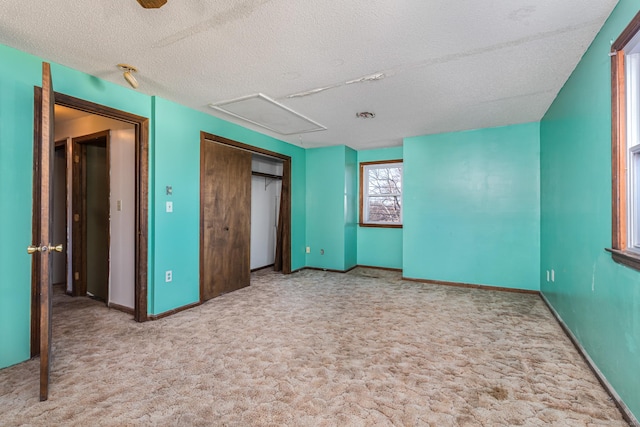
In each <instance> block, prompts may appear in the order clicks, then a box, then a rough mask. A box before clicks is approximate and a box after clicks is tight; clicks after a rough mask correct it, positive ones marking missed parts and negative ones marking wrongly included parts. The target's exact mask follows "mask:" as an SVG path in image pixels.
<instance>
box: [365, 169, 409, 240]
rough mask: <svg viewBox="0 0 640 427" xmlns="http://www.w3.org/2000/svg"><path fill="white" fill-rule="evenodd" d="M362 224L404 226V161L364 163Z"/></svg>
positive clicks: (370, 225) (368, 225)
mask: <svg viewBox="0 0 640 427" xmlns="http://www.w3.org/2000/svg"><path fill="white" fill-rule="evenodd" d="M360 225H361V226H364V227H402V160H387V161H384V162H365V163H360Z"/></svg>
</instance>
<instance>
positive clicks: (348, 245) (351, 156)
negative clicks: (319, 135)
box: [343, 147, 359, 270]
mask: <svg viewBox="0 0 640 427" xmlns="http://www.w3.org/2000/svg"><path fill="white" fill-rule="evenodd" d="M358 194H359V193H358V152H357V151H356V150H354V149H352V148H349V147H344V267H343V269H344V270H349V269H350V268H353V267H355V266H356V265H357V264H358Z"/></svg>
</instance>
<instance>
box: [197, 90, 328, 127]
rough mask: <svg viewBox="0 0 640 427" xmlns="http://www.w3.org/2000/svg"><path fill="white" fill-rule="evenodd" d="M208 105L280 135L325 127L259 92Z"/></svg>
mask: <svg viewBox="0 0 640 427" xmlns="http://www.w3.org/2000/svg"><path fill="white" fill-rule="evenodd" d="M209 107H211V108H213V109H214V110H218V111H222V112H223V113H226V114H230V115H232V116H234V117H237V118H239V119H242V120H245V121H247V122H249V123H253V124H254V125H258V126H261V127H263V128H265V129H269V130H271V131H273V132H277V133H279V134H281V135H293V134H296V133H306V132H315V131H319V130H326V129H327V128H326V127H325V126H322V125H321V124H320V123H317V122H314V121H313V120H311V119H310V118H308V117H305V116H303V115H302V114H299V113H296V112H295V111H293V110H292V109H290V108H288V107H285V106H284V105H282V104H280V103H279V102H276V101H274V100H273V99H271V98H269V97H268V96H266V95H263V94H261V93H257V94H255V95H249V96H243V97H242V98H236V99H232V100H230V101H223V102H218V103H216V104H209Z"/></svg>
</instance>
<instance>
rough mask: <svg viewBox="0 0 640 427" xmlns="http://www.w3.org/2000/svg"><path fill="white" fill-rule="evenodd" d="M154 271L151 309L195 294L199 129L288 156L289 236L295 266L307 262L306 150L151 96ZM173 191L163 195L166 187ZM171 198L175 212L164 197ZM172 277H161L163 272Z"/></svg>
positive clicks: (177, 304)
mask: <svg viewBox="0 0 640 427" xmlns="http://www.w3.org/2000/svg"><path fill="white" fill-rule="evenodd" d="M153 105H154V120H153V126H154V131H155V132H154V135H155V139H154V144H153V146H154V149H153V152H152V159H153V166H154V177H155V179H154V181H153V190H152V191H153V194H154V201H153V202H152V206H154V209H153V214H152V215H153V218H154V224H155V225H154V230H155V233H154V240H155V244H154V251H153V266H154V268H153V271H154V276H155V277H157V278H160V279H159V280H156V282H155V283H156V286H155V287H154V289H153V294H152V295H151V294H150V295H149V311H150V312H151V313H153V314H159V313H163V312H165V311H168V310H171V309H173V308H176V307H180V306H183V305H186V304H189V303H192V302H196V301H198V300H199V272H198V269H199V243H200V131H201V130H202V131H205V132H207V133H211V134H214V135H219V136H223V137H225V138H228V139H232V140H236V141H240V142H244V143H246V144H250V145H253V146H256V147H260V148H264V149H267V150H270V151H274V152H277V153H280V154H284V155H287V156H290V157H291V171H292V174H291V205H292V207H291V210H292V223H291V236H292V237H291V240H292V244H291V246H292V259H291V268H292V269H293V270H296V269H299V268H302V267H304V266H305V257H304V255H305V253H304V247H305V211H306V207H305V187H306V176H305V161H306V160H305V159H306V157H305V150H304V149H302V148H300V147H296V146H294V145H291V144H287V143H285V142H282V141H279V140H276V139H274V138H271V137H268V136H265V135H262V134H259V133H256V132H253V131H250V130H248V129H246V128H243V127H241V126H238V125H235V124H232V123H229V122H226V121H224V120H220V119H218V118H215V117H213V116H210V115H208V114H205V113H201V112H198V111H195V110H192V109H190V108H187V107H184V106H182V105H179V104H176V103H173V102H170V101H167V100H164V99H162V98H158V97H154V98H153ZM167 185H171V186H172V187H173V195H171V196H167V195H165V187H166V186H167ZM168 200H171V201H173V212H172V213H166V212H165V202H166V201H168ZM166 270H172V272H173V281H172V282H170V283H165V282H164V280H163V279H162V278H164V272H165V271H166Z"/></svg>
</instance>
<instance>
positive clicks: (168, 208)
mask: <svg viewBox="0 0 640 427" xmlns="http://www.w3.org/2000/svg"><path fill="white" fill-rule="evenodd" d="M167 212H173V202H167Z"/></svg>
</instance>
